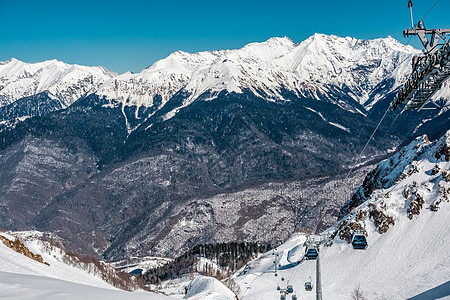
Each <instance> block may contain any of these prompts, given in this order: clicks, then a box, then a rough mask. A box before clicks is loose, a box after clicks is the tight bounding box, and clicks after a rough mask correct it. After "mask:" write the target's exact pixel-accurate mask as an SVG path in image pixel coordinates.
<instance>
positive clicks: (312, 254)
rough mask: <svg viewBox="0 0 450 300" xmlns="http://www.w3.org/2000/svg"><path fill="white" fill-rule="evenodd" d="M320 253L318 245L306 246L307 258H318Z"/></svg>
mask: <svg viewBox="0 0 450 300" xmlns="http://www.w3.org/2000/svg"><path fill="white" fill-rule="evenodd" d="M318 255H319V252H318V249H317V247H316V246H308V247H307V248H306V255H305V257H306V259H308V260H309V259H317V256H318Z"/></svg>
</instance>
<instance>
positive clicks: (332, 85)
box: [97, 34, 419, 117]
mask: <svg viewBox="0 0 450 300" xmlns="http://www.w3.org/2000/svg"><path fill="white" fill-rule="evenodd" d="M417 53H419V51H418V50H415V49H414V48H412V47H410V46H405V45H402V44H401V43H399V42H398V41H396V40H395V39H393V38H392V37H390V36H389V37H387V38H383V39H375V40H367V41H366V40H358V39H355V38H350V37H346V38H341V37H338V36H334V35H331V36H327V35H324V34H314V35H313V36H311V37H310V38H308V39H307V40H305V41H303V42H302V43H300V44H296V43H295V42H293V41H292V40H290V39H289V38H287V37H282V38H278V37H275V38H271V39H269V40H267V41H265V42H262V43H251V44H248V45H246V46H244V47H243V48H241V49H235V50H220V51H207V52H198V53H192V54H191V53H186V52H183V51H177V52H175V53H173V54H171V55H169V56H168V57H167V58H165V59H162V60H160V61H158V62H156V63H155V64H153V65H152V66H150V67H148V68H147V69H145V70H143V71H142V72H141V73H139V74H131V73H126V74H123V75H119V76H117V77H116V78H114V79H113V80H110V81H109V82H107V83H106V84H104V85H103V86H102V87H101V88H100V89H99V90H98V91H97V93H98V94H99V95H103V96H105V97H106V98H108V99H114V100H119V101H122V102H124V103H126V104H127V105H136V106H152V105H153V97H154V96H155V95H157V94H158V95H160V96H162V104H161V105H162V106H163V105H164V104H165V103H166V102H167V101H168V100H169V99H170V98H171V97H172V96H173V95H174V94H175V93H177V92H179V91H184V92H186V93H187V94H188V95H189V97H188V99H187V100H186V101H185V103H184V104H183V106H186V105H188V104H189V103H191V102H192V101H193V100H195V99H197V98H198V97H199V96H200V95H202V94H203V93H205V92H208V93H210V94H211V95H212V97H214V95H215V94H217V93H218V92H220V91H223V90H226V91H228V92H237V93H241V92H242V91H243V90H244V89H248V90H250V91H252V92H253V93H254V94H255V95H260V96H264V97H265V98H266V99H273V100H289V99H284V97H283V95H282V94H281V90H282V89H287V90H289V91H292V92H294V93H295V94H296V95H297V96H307V97H312V98H316V99H320V98H322V99H323V98H325V99H326V98H330V96H329V93H331V91H332V90H333V89H336V88H344V87H348V89H349V90H350V92H349V97H351V98H352V99H354V100H355V101H357V102H359V103H362V104H364V103H365V101H367V99H368V98H369V93H370V91H371V90H372V89H373V88H374V87H375V86H376V85H377V84H379V83H380V82H381V81H382V80H384V79H386V78H390V77H391V76H394V77H395V80H396V82H397V86H398V85H399V84H401V83H402V82H403V80H404V79H405V78H406V76H407V75H409V69H410V67H409V65H410V57H411V56H412V55H413V54H417ZM211 95H210V97H211ZM330 100H332V99H330ZM179 109H180V108H177V110H176V111H178V110H179ZM176 111H173V112H172V113H171V114H169V117H170V116H172V115H174V114H175V113H176Z"/></svg>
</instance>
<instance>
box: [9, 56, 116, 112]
mask: <svg viewBox="0 0 450 300" xmlns="http://www.w3.org/2000/svg"><path fill="white" fill-rule="evenodd" d="M116 75H117V74H116V73H114V72H111V71H109V70H107V69H105V68H104V67H88V66H80V65H70V64H66V63H64V62H61V61H58V60H49V61H44V62H38V63H25V62H22V61H20V60H17V59H15V58H12V59H10V60H8V61H5V62H0V107H2V106H6V105H8V104H11V103H12V102H14V101H16V100H18V99H20V98H23V97H29V96H34V95H36V94H38V93H41V92H45V91H47V92H48V93H49V96H50V97H51V98H52V99H56V100H58V101H60V103H61V106H62V107H63V108H66V107H68V106H69V105H71V104H72V103H73V102H74V101H76V100H77V99H79V98H80V97H82V96H85V95H88V94H90V93H93V92H95V90H96V89H97V88H98V87H99V86H100V85H101V84H102V83H104V82H106V81H107V80H108V79H110V78H112V77H114V76H116Z"/></svg>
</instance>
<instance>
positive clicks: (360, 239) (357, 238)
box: [352, 230, 367, 250]
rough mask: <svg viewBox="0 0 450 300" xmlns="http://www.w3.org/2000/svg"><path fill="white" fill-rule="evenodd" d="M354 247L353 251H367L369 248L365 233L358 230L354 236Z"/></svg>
mask: <svg viewBox="0 0 450 300" xmlns="http://www.w3.org/2000/svg"><path fill="white" fill-rule="evenodd" d="M352 245H353V249H362V250H364V249H366V248H367V240H366V236H365V235H364V231H362V230H358V231H355V232H354V233H353V234H352Z"/></svg>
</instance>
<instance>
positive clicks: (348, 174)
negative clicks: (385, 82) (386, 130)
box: [344, 106, 390, 181]
mask: <svg viewBox="0 0 450 300" xmlns="http://www.w3.org/2000/svg"><path fill="white" fill-rule="evenodd" d="M389 110H390V107H389V106H388V108H387V109H386V111H385V113H384V115H383V117H382V118H381V120H380V122H378V125H377V127H375V129H374V131H373V132H372V135H371V136H370V138H369V140H368V141H367V142H366V144H365V145H364V147H363V149H362V150H361V152H360V153H359V156H358V161H357V162H356V164H354V165H353V166H352V168H351V169H350V171H349V172H348V173H347V176H346V177H345V179H344V181H345V180H347V178H348V177H349V176H350V174H351V173H352V172H353V169H354V168H355V167H356V166H357V165H359V164H360V162H361V158H362V154H363V153H364V151H365V150H366V148H367V146H368V145H369V143H370V141H371V140H372V138H373V136H374V135H375V133H376V132H377V131H378V128H379V127H380V125H381V123H382V122H383V120H384V118H385V117H386V115H387V114H388V112H389Z"/></svg>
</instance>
